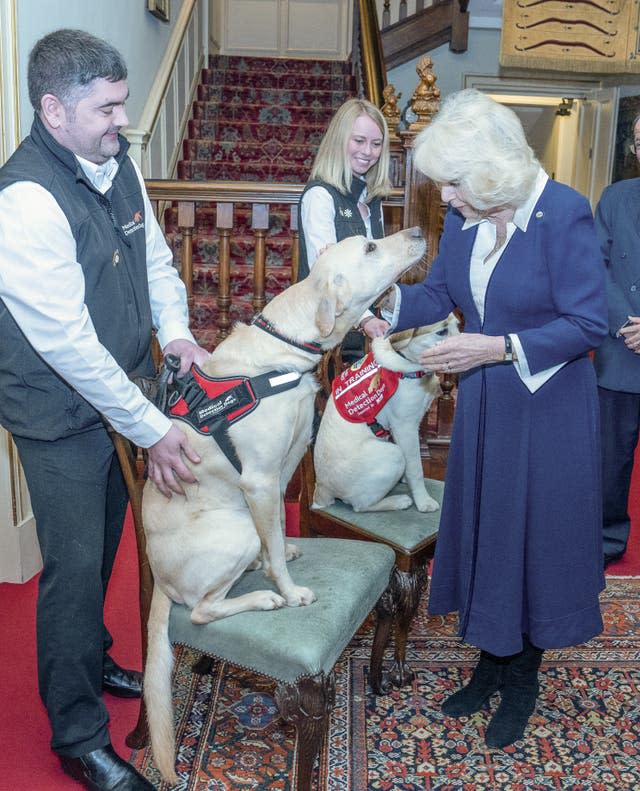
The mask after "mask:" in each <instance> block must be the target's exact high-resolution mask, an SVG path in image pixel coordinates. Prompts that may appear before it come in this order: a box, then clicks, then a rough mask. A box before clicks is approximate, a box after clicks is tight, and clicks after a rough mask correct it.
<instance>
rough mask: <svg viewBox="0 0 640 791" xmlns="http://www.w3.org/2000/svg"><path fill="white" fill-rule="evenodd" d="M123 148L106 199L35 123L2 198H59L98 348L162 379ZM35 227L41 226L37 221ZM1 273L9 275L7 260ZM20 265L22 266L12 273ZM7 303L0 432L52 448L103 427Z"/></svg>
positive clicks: (8, 169) (139, 211)
mask: <svg viewBox="0 0 640 791" xmlns="http://www.w3.org/2000/svg"><path fill="white" fill-rule="evenodd" d="M127 149H128V143H127V141H126V140H125V139H124V138H122V137H121V138H120V151H119V153H118V155H117V157H116V159H117V161H118V163H119V169H118V172H117V174H116V177H115V180H114V183H113V185H112V187H111V189H110V190H109V191H108V192H107V194H106V195H104V196H103V195H101V194H100V193H99V192H98V191H97V190H96V189H94V187H93V186H92V184H91V183H90V182H89V181H88V180H87V178H86V176H85V175H84V172H83V171H82V168H81V167H80V165H79V163H78V161H77V160H76V158H75V157H74V156H73V154H72V153H71V151H69V150H68V149H66V148H64V147H63V146H61V145H59V144H58V143H57V142H56V141H55V140H54V139H53V138H52V137H51V135H50V134H49V133H48V132H47V130H46V129H45V127H44V125H43V124H42V121H41V120H40V118H39V117H38V116H36V118H35V120H34V123H33V126H32V128H31V134H30V135H29V137H27V138H26V139H25V140H24V141H23V142H22V143H21V145H20V146H19V147H18V149H17V150H16V152H15V153H14V154H13V156H12V157H11V158H10V159H9V161H8V162H7V163H6V164H5V165H4V167H2V168H1V169H0V190H3V189H5V188H6V187H8V186H9V185H10V184H13V183H15V182H18V181H32V182H35V183H37V184H40V185H41V186H42V187H44V189H46V190H47V191H48V192H50V193H51V195H52V196H53V197H54V198H55V200H56V201H57V203H58V205H59V206H60V208H61V209H62V211H63V212H64V215H65V216H66V218H67V220H68V222H69V225H70V227H71V232H72V234H73V237H74V239H75V242H76V251H77V252H76V257H77V261H78V262H79V263H80V266H81V267H82V270H83V274H84V278H85V303H86V305H87V308H88V310H89V314H90V316H91V319H92V321H93V324H94V326H95V329H96V333H97V335H98V338H99V340H100V342H101V343H102V344H103V345H104V346H105V347H106V348H107V349H108V350H109V352H111V354H112V355H113V356H114V358H115V360H116V361H117V363H118V364H119V365H120V366H121V367H122V368H123V369H124V370H125V371H126V373H128V374H130V375H150V374H152V373H153V372H154V365H153V360H152V357H151V331H152V326H151V306H150V302H149V286H148V281H147V267H146V242H145V222H146V217H145V215H144V201H143V195H142V190H141V187H140V183H139V181H138V178H137V175H136V172H135V170H134V168H133V165H132V163H131V161H130V159H129V157H128V156H127ZM33 222H38V218H37V217H34V218H33ZM0 256H1V257H2V259H3V260H0V267H4V266H11V265H12V263H11V261H8V260H7V257H6V253H3V252H2V251H1V250H0ZM14 265H15V264H14ZM28 333H29V330H28V328H26V334H25V333H23V332H22V330H21V329H20V328H19V327H18V325H17V324H16V322H15V321H14V319H13V317H12V316H11V314H10V313H9V311H8V310H7V308H6V306H5V304H4V302H2V300H0V423H1V424H2V425H3V426H4V427H5V428H6V429H8V430H9V431H10V432H12V433H13V434H16V435H19V436H24V437H29V438H40V439H46V440H54V439H58V438H60V437H63V436H69V435H72V434H76V433H79V432H82V431H85V430H87V429H89V428H92V427H93V426H95V425H97V424H99V423H100V422H101V417H100V415H99V414H98V413H97V412H96V410H95V409H94V408H93V407H92V406H91V405H90V404H89V403H88V402H87V401H86V400H85V399H84V398H82V397H81V396H80V395H78V393H76V392H75V391H74V390H73V389H72V388H71V387H69V385H67V383H66V382H65V381H64V380H63V379H62V378H61V377H60V376H58V374H56V373H55V372H54V371H53V370H52V369H51V368H50V367H49V366H48V365H47V363H45V362H44V360H43V359H42V358H41V357H40V356H39V355H38V354H37V353H36V352H35V350H34V349H33V347H32V346H31V344H30V343H29V340H28Z"/></svg>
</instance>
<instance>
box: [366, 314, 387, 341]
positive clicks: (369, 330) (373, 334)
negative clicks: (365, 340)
mask: <svg viewBox="0 0 640 791" xmlns="http://www.w3.org/2000/svg"><path fill="white" fill-rule="evenodd" d="M360 329H361V330H362V332H364V334H365V335H368V336H369V338H371V339H372V340H373V339H374V338H381V337H382V336H383V335H384V334H385V332H386V331H387V330H388V329H389V322H388V321H385V320H384V319H379V318H378V317H377V316H368V317H367V318H366V319H363V320H362V321H361V322H360Z"/></svg>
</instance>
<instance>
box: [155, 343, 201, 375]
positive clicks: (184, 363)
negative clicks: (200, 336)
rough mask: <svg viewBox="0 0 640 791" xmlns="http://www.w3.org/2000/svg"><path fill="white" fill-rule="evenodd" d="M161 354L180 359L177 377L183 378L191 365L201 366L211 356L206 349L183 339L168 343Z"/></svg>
mask: <svg viewBox="0 0 640 791" xmlns="http://www.w3.org/2000/svg"><path fill="white" fill-rule="evenodd" d="M162 353H163V354H175V355H176V357H179V358H180V371H179V372H178V376H183V375H184V374H185V373H186V372H187V371H188V370H189V369H190V368H191V366H192V365H193V363H196V365H202V364H203V363H206V361H207V360H208V359H209V357H210V356H211V355H210V354H209V352H208V351H207V350H206V349H203V348H202V346H198V345H197V344H195V343H192V342H191V341H188V340H186V339H184V338H178V339H177V340H175V341H170V342H169V343H168V344H167V345H166V346H165V347H164V349H163V350H162Z"/></svg>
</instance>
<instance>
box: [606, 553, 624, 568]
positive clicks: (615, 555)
mask: <svg viewBox="0 0 640 791" xmlns="http://www.w3.org/2000/svg"><path fill="white" fill-rule="evenodd" d="M623 555H624V552H615V553H612V554H610V555H607V554H605V556H604V567H605V568H607V566H609V565H610V564H611V563H615V561H616V560H620V558H621V557H622V556H623Z"/></svg>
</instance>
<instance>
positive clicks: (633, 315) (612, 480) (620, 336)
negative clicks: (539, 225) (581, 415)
mask: <svg viewBox="0 0 640 791" xmlns="http://www.w3.org/2000/svg"><path fill="white" fill-rule="evenodd" d="M632 128H633V136H634V143H633V150H634V152H635V154H636V156H637V157H638V158H639V159H640V116H638V117H636V118H635V119H634V121H633V126H632ZM595 219H596V227H597V229H598V234H599V236H600V242H601V247H602V251H603V254H604V258H605V262H606V265H607V298H608V303H609V334H608V335H607V337H606V338H605V340H604V342H603V344H602V346H600V348H599V349H597V350H596V354H595V366H596V372H597V375H598V394H599V400H600V415H601V426H602V473H603V477H602V480H603V510H604V514H603V552H604V565H605V567H606V566H607V565H608V564H609V563H611V562H612V561H614V560H617V559H618V558H621V557H622V556H623V555H624V553H625V550H626V548H627V540H628V538H629V528H630V519H629V512H628V500H629V486H630V484H631V473H632V471H633V459H634V453H635V448H636V445H637V443H638V432H639V430H640V236H639V235H638V225H639V223H640V178H634V179H626V180H624V181H618V182H616V183H615V184H611V185H610V186H609V187H607V188H606V189H605V190H604V191H603V193H602V196H601V197H600V202H599V203H598V206H597V208H596V214H595Z"/></svg>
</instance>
